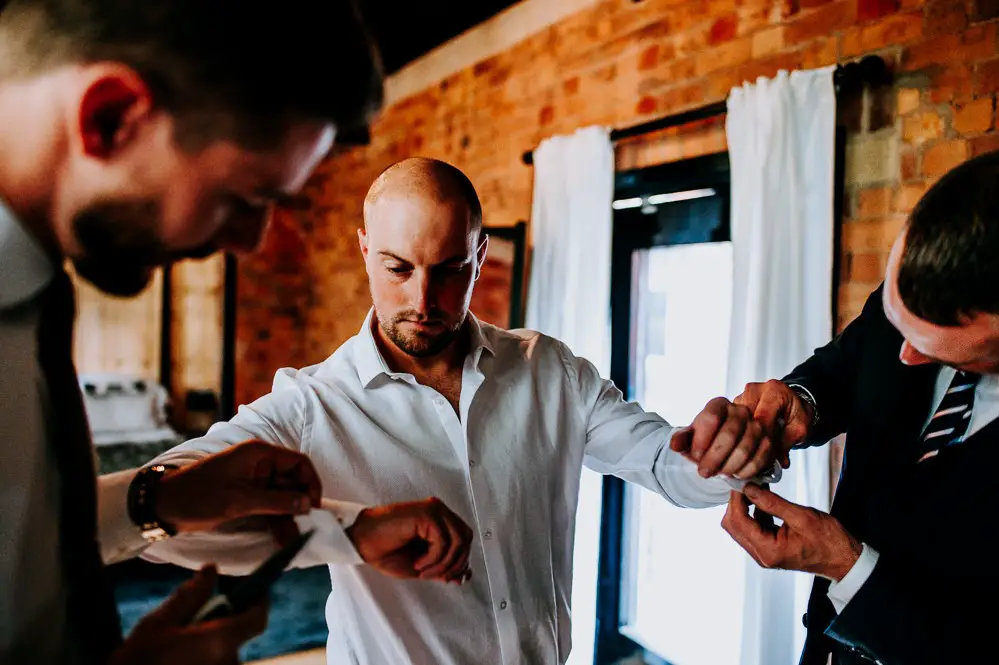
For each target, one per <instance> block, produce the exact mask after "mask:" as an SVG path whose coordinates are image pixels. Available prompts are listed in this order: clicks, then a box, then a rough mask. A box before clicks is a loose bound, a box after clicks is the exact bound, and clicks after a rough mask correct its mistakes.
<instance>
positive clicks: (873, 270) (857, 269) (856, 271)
mask: <svg viewBox="0 0 999 665" xmlns="http://www.w3.org/2000/svg"><path fill="white" fill-rule="evenodd" d="M849 256H850V271H849V279H850V281H851V282H877V281H878V280H880V279H882V278H883V277H884V274H885V266H887V265H888V252H861V253H859V254H853V253H851V254H850V255H849Z"/></svg>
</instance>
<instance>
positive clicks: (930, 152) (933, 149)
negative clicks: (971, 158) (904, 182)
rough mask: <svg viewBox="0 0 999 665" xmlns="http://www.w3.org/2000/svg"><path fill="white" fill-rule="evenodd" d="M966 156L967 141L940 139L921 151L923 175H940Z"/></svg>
mask: <svg viewBox="0 0 999 665" xmlns="http://www.w3.org/2000/svg"><path fill="white" fill-rule="evenodd" d="M967 158H968V142H967V141H963V140H950V141H940V142H938V143H935V144H934V145H932V146H930V147H928V148H926V149H925V150H924V151H923V175H924V176H927V177H930V178H935V177H938V176H942V175H943V174H944V173H947V171H950V170H951V169H952V168H954V167H955V166H957V165H958V164H960V163H961V162H963V161H965V160H966V159H967Z"/></svg>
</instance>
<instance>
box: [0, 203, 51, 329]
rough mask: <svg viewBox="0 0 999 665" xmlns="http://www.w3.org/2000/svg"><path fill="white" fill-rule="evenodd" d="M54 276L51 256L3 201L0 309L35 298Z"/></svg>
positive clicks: (0, 216)
mask: <svg viewBox="0 0 999 665" xmlns="http://www.w3.org/2000/svg"><path fill="white" fill-rule="evenodd" d="M54 275H55V266H54V265H53V263H52V261H51V259H49V257H48V256H47V255H46V254H45V251H44V250H43V249H42V248H41V246H40V245H39V244H38V243H37V242H35V240H34V239H33V238H32V237H31V235H29V234H28V231H27V230H26V229H25V228H24V227H23V226H21V223H20V222H18V221H17V218H15V217H14V213H13V212H12V211H11V210H10V208H8V207H7V206H6V204H5V203H4V202H3V201H0V310H2V309H9V308H11V307H16V306H17V305H19V304H21V303H23V302H25V301H27V300H30V299H31V298H33V297H35V296H36V295H38V294H39V293H41V291H42V290H43V289H44V288H45V287H46V286H48V283H49V282H50V281H52V277H53V276H54Z"/></svg>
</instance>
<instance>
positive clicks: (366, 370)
mask: <svg viewBox="0 0 999 665" xmlns="http://www.w3.org/2000/svg"><path fill="white" fill-rule="evenodd" d="M468 324H469V326H470V332H471V340H472V347H471V351H470V352H469V355H470V356H471V357H472V361H473V363H474V365H475V367H476V368H478V366H479V360H480V359H481V358H482V352H483V351H488V352H489V354H490V355H493V356H494V355H496V352H495V351H494V350H493V346H492V344H491V343H490V342H489V340H488V339H487V338H486V336H485V334H484V332H483V329H482V324H481V322H480V321H479V320H478V318H476V316H475V315H474V314H472V313H471V312H469V313H468ZM374 326H375V310H374V308H372V309H370V310H368V315H367V316H366V317H365V318H364V324H363V325H362V326H361V330H360V331H359V332H358V335H357V336H358V342H359V344H358V346H357V352H356V353H355V354H354V365H355V367H357V376H358V378H359V379H360V380H361V385H362V386H364V387H365V388H369V387H371V384H372V382H373V381H374V380H375V379H377V378H378V377H379V376H387V377H389V378H402V377H405V376H409V375H408V374H405V373H402V372H393V371H392V370H391V369H390V368H389V366H388V363H387V362H385V357H384V356H383V355H382V352H381V350H379V348H378V344H377V343H376V342H375V335H374Z"/></svg>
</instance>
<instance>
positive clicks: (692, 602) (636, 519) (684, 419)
mask: <svg viewBox="0 0 999 665" xmlns="http://www.w3.org/2000/svg"><path fill="white" fill-rule="evenodd" d="M633 270H634V273H633V282H632V283H633V285H634V290H635V291H634V294H633V299H632V302H633V303H635V306H634V307H633V313H632V316H633V320H632V330H633V331H635V337H634V339H633V341H632V351H633V355H632V368H633V369H632V371H633V376H632V381H631V385H632V389H633V394H632V397H633V398H634V399H637V400H638V401H639V402H640V403H641V404H642V406H644V407H645V408H646V409H647V410H650V411H655V412H657V413H658V414H659V415H661V416H663V417H664V418H666V419H667V420H668V421H669V422H671V423H674V424H680V425H683V424H687V423H689V422H690V421H691V420H692V419H693V417H694V416H695V415H697V413H698V412H699V411H700V410H701V408H703V407H704V404H705V403H706V402H707V401H708V400H709V399H711V398H712V397H715V396H717V395H722V394H724V393H725V380H726V365H727V360H728V338H729V320H730V312H731V300H732V285H731V275H732V245H731V243H729V242H721V243H702V244H692V245H674V246H670V247H657V248H653V249H649V250H642V251H639V252H636V253H635V254H634V261H633ZM627 491H628V495H627V503H628V507H627V517H626V519H627V523H626V524H627V526H626V529H627V533H626V548H627V549H626V557H627V561H625V566H624V569H625V573H624V575H625V579H624V580H623V582H624V585H623V586H624V587H625V589H627V592H626V593H627V596H626V597H625V598H623V599H622V600H623V601H624V602H623V603H622V607H623V608H624V613H625V616H623V617H622V619H623V621H624V624H625V626H624V627H623V628H622V631H623V632H625V633H626V634H627V635H628V636H629V637H631V638H632V639H635V640H636V641H637V642H639V643H640V644H642V645H643V646H644V647H645V648H647V649H649V650H650V651H652V652H654V653H656V654H657V655H659V656H661V657H663V658H665V659H666V660H668V661H669V662H671V663H673V665H738V662H739V650H740V641H741V636H742V635H741V634H742V620H741V615H742V604H743V582H744V575H745V572H744V571H745V566H746V555H745V553H744V552H743V551H742V550H741V549H740V548H739V547H738V546H737V545H736V544H735V543H734V542H733V541H732V540H731V538H729V536H728V534H726V533H725V532H724V531H723V530H722V529H721V526H720V523H721V519H722V515H724V512H725V508H724V506H721V507H718V508H712V509H708V510H685V509H681V508H675V507H673V506H672V505H671V504H669V503H668V502H667V501H665V500H664V499H662V497H660V496H658V495H656V494H653V493H652V492H648V491H645V490H642V489H639V488H636V487H634V486H629V487H628V490H627Z"/></svg>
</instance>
